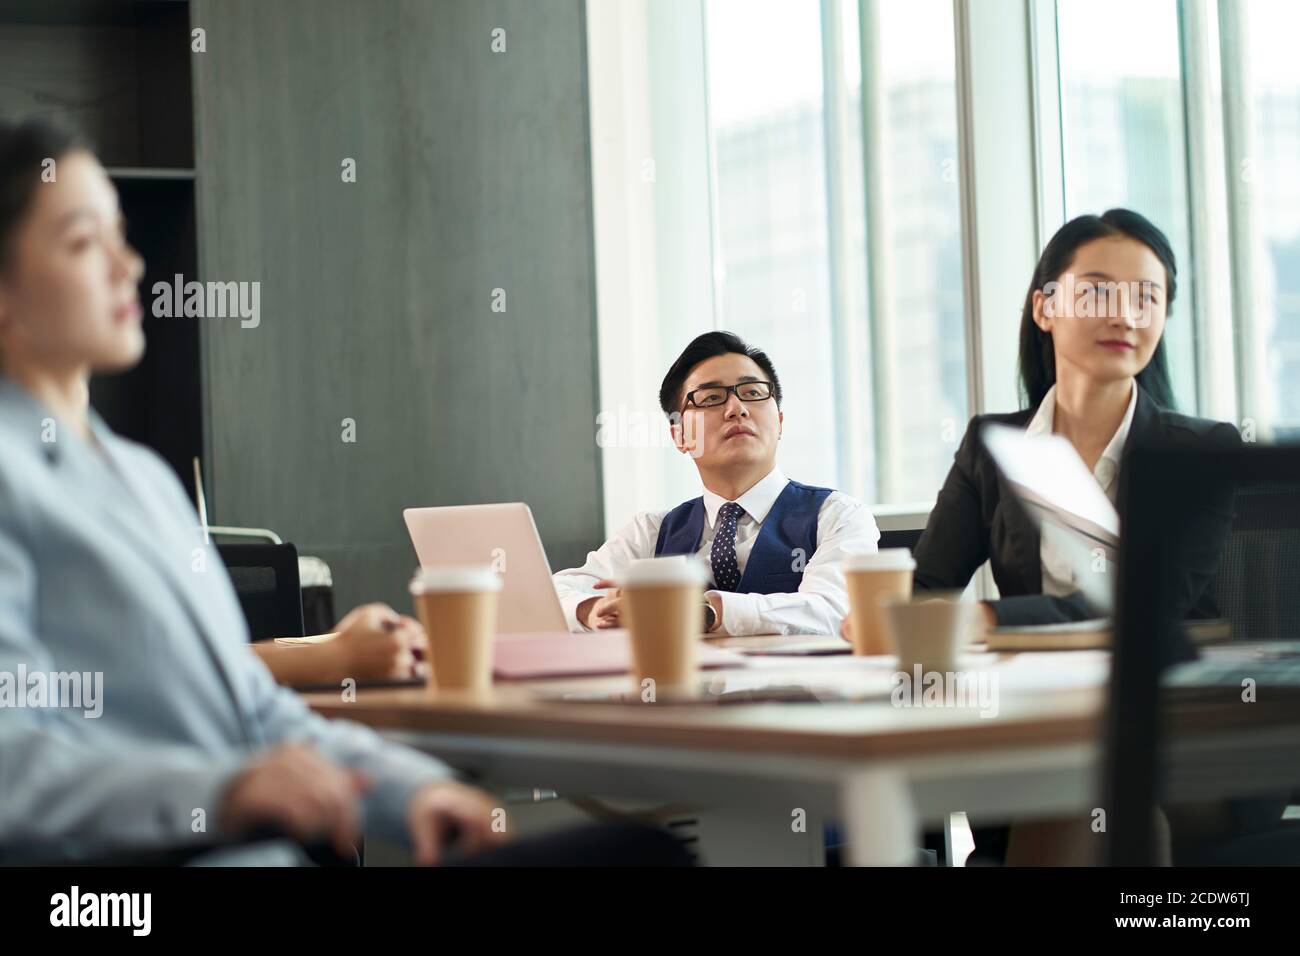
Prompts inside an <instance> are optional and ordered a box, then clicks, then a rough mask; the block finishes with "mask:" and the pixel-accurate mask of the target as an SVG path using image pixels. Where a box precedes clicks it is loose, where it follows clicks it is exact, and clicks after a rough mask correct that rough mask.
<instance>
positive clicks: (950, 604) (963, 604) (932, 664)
mask: <svg viewBox="0 0 1300 956" xmlns="http://www.w3.org/2000/svg"><path fill="white" fill-rule="evenodd" d="M880 602H881V604H880V609H881V614H882V616H883V618H884V620H885V628H886V631H887V633H888V636H889V640H890V643H891V644H892V645H893V648H894V653H896V654H897V655H898V669H899V670H900V671H905V672H907V673H909V674H910V673H912V671H913V670H914V669H915V668H916V667H917V665H920V668H921V671H922V673H926V672H931V671H934V672H938V673H941V674H943V673H953V672H955V671H957V670H958V667H959V665H960V662H961V655H962V652H963V651H964V650H965V649H966V646H967V645H968V644H969V643H970V642H971V640H972V639H973V637H974V635H975V632H976V625H977V624H978V622H979V605H978V604H975V603H974V602H971V601H963V600H961V592H960V591H932V592H927V593H926V594H925V595H923V596H920V597H915V598H911V599H902V598H891V597H889V596H887V595H886V596H882V597H881V598H880Z"/></svg>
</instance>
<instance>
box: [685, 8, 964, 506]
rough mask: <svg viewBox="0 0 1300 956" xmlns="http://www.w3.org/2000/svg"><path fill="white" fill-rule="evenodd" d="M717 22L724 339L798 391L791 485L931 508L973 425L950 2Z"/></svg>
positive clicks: (785, 451)
mask: <svg viewBox="0 0 1300 956" xmlns="http://www.w3.org/2000/svg"><path fill="white" fill-rule="evenodd" d="M706 15H707V28H706V32H705V41H706V42H705V46H706V56H707V60H708V84H709V90H708V107H709V127H710V129H709V132H710V141H711V145H712V157H713V161H712V173H713V178H712V193H713V202H714V215H715V220H716V221H715V224H714V231H715V249H714V257H715V262H714V281H715V284H716V302H717V309H716V312H715V316H714V319H715V322H716V324H717V325H719V326H721V327H726V328H730V329H733V330H735V331H737V332H739V333H740V334H742V335H744V336H745V337H746V338H749V339H751V340H753V341H754V342H755V343H758V344H760V345H762V346H763V347H764V348H765V349H767V350H768V351H769V352H770V353H771V355H772V357H773V360H774V361H775V362H776V364H777V367H778V369H779V370H780V371H781V373H782V376H783V379H784V383H785V390H786V395H787V398H786V407H785V410H786V417H787V424H786V430H785V437H784V438H783V440H782V460H783V461H784V463H785V467H786V469H787V471H789V472H790V473H791V474H793V475H796V476H797V477H799V478H800V479H801V480H804V481H808V482H815V483H819V484H827V485H832V486H835V487H839V488H842V489H844V490H846V491H848V492H850V493H851V494H854V495H857V496H859V497H861V498H863V499H865V500H868V501H874V502H882V503H888V504H896V503H904V502H924V501H927V500H929V499H932V498H933V497H934V494H935V492H936V490H937V489H938V487H939V484H940V483H941V482H942V480H943V476H944V474H945V473H946V471H947V469H948V467H949V465H950V464H951V460H952V452H953V449H954V447H955V438H956V437H958V436H960V433H961V430H962V425H963V424H964V421H965V418H966V414H967V402H966V375H965V347H964V332H963V324H962V309H961V304H962V303H961V290H962V284H961V248H960V218H961V217H960V206H959V197H958V192H957V181H958V177H957V170H956V163H957V124H956V115H955V111H956V96H955V88H954V72H953V36H952V4H951V3H950V2H949V0H918V2H911V3H890V2H867V3H863V4H861V5H860V4H858V3H857V2H846V0H828V2H824V3H822V2H817V0H706ZM864 51H865V53H866V56H865V58H864V56H863V52H864ZM864 62H865V63H866V67H867V68H866V70H865V71H864V70H863V68H862V65H863V63H864ZM864 72H865V75H866V77H867V80H868V82H867V83H866V84H864V83H863V75H864ZM864 88H865V89H866V91H867V99H866V100H865V101H864V99H863V95H864V94H863V91H864ZM864 129H865V130H867V134H866V135H864Z"/></svg>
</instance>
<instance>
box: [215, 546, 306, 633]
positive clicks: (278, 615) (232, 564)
mask: <svg viewBox="0 0 1300 956" xmlns="http://www.w3.org/2000/svg"><path fill="white" fill-rule="evenodd" d="M217 550H218V551H219V552H220V553H221V560H222V561H224V562H225V564H226V568H227V570H228V571H229V572H230V579H231V581H232V582H234V585H235V592H236V593H237V594H238V595H239V604H240V607H242V608H243V609H244V618H245V619H246V620H247V621H248V636H249V640H253V641H264V640H267V639H268V638H272V637H302V636H303V635H304V634H306V630H305V628H304V625H303V615H302V589H301V586H300V583H299V579H298V549H297V548H295V547H294V546H293V545H291V544H218V545H217Z"/></svg>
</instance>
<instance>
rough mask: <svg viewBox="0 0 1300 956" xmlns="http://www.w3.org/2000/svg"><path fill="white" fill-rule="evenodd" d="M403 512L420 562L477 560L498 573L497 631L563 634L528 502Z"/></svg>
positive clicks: (561, 613) (423, 564) (562, 621)
mask: <svg viewBox="0 0 1300 956" xmlns="http://www.w3.org/2000/svg"><path fill="white" fill-rule="evenodd" d="M402 516H403V517H404V518H405V519H406V529H407V531H409V532H410V535H411V543H412V544H414V545H415V553H416V555H417V556H418V557H419V559H420V566H421V567H425V568H428V567H436V566H437V565H442V564H460V565H464V564H478V565H488V566H489V567H491V568H493V569H494V570H496V571H497V572H498V573H500V574H501V578H502V589H501V600H500V602H499V604H498V611H497V630H498V632H499V633H501V634H535V633H555V632H564V633H568V630H569V627H568V624H567V623H566V622H565V619H564V609H563V608H561V607H560V598H559V595H557V594H556V593H555V585H554V584H553V583H552V582H551V566H550V564H549V563H548V562H547V560H546V549H545V548H544V547H543V546H542V538H541V535H539V534H538V533H537V525H536V523H535V522H534V521H533V513H532V511H531V510H530V509H529V507H528V505H526V504H524V503H523V502H511V503H508V504H492V505H453V506H449V507H443V508H407V509H406V510H405V511H403V512H402Z"/></svg>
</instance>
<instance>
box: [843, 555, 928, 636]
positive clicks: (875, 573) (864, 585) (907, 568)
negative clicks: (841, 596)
mask: <svg viewBox="0 0 1300 956" xmlns="http://www.w3.org/2000/svg"><path fill="white" fill-rule="evenodd" d="M843 569H844V580H845V583H846V584H847V585H848V589H849V613H850V614H851V615H852V620H853V623H852V625H851V628H850V629H851V631H852V635H851V636H852V639H853V653H854V654H863V655H868V656H874V655H880V654H891V653H893V648H892V646H891V645H890V643H889V637H888V635H887V633H886V631H885V622H884V619H883V617H882V616H881V612H880V600H881V598H886V597H888V598H894V599H906V598H909V597H911V596H912V572H914V571H915V570H916V561H914V560H913V559H912V553H911V552H910V551H908V550H907V548H886V549H884V550H883V551H877V552H875V553H874V554H857V555H853V556H852V557H848V558H845V559H844V563H843Z"/></svg>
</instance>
